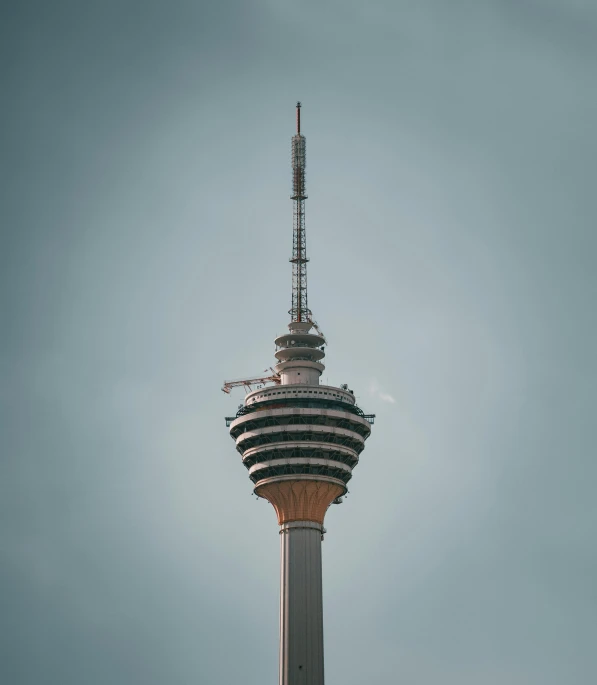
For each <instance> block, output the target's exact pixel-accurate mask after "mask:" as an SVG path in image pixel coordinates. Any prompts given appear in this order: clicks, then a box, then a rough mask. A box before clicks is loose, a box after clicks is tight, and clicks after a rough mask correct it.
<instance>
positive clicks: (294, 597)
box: [279, 521, 324, 685]
mask: <svg viewBox="0 0 597 685" xmlns="http://www.w3.org/2000/svg"><path fill="white" fill-rule="evenodd" d="M322 531H323V529H322V527H321V525H320V524H318V523H314V522H311V521H294V522H292V523H286V524H284V525H283V526H282V527H281V529H280V571H281V573H280V680H279V683H280V685H324V675H323V673H324V671H323V603H322V579H321V537H322Z"/></svg>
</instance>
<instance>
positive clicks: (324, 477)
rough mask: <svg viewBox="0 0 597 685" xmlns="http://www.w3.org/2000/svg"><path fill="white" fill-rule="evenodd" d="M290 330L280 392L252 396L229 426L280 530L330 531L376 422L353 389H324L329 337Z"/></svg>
mask: <svg viewBox="0 0 597 685" xmlns="http://www.w3.org/2000/svg"><path fill="white" fill-rule="evenodd" d="M289 328H290V332H289V333H287V334H285V335H282V336H279V337H277V338H276V340H275V344H276V352H275V356H276V358H277V359H278V361H279V363H278V365H277V366H276V371H277V372H278V373H279V374H280V384H279V385H275V386H267V387H264V388H260V389H258V390H255V391H253V392H250V393H249V394H248V395H247V396H246V397H245V401H244V403H243V404H242V405H241V406H240V408H239V410H238V412H237V414H236V416H233V417H227V418H226V425H227V426H228V427H229V428H230V436H231V437H232V438H233V439H234V441H235V445H236V449H237V451H238V453H239V454H240V455H241V458H242V462H243V464H244V466H245V467H246V469H247V470H248V472H249V478H250V479H251V481H252V482H253V484H254V486H255V488H254V492H255V494H257V495H258V496H259V497H264V498H266V499H268V500H269V501H270V502H271V503H272V504H273V505H274V508H275V509H276V511H277V513H278V520H279V523H280V524H283V523H288V522H290V521H297V520H311V521H316V522H319V523H321V524H323V517H324V515H325V511H326V510H327V508H328V506H329V505H330V504H331V503H332V502H334V501H336V502H338V503H339V502H340V498H341V497H342V496H343V495H345V494H346V492H347V484H348V481H349V480H350V479H351V478H352V472H353V469H354V468H355V467H356V465H357V464H358V463H359V457H360V454H361V452H362V451H363V449H364V448H365V441H366V440H367V438H368V437H369V435H370V433H371V424H372V423H373V420H374V418H375V417H374V416H373V415H371V414H365V413H364V412H363V411H362V410H361V409H360V408H359V407H357V405H356V402H355V397H354V393H353V392H352V391H351V390H349V389H348V386H342V387H339V388H338V387H335V386H331V385H320V384H319V379H320V376H321V373H322V371H323V370H324V368H325V367H324V365H323V364H322V363H321V360H322V359H323V358H324V356H325V348H324V345H325V342H326V341H325V338H324V337H323V335H320V334H319V333H318V334H315V333H310V332H309V329H310V328H311V325H310V324H306V323H304V322H302V323H300V324H298V326H297V324H296V323H294V324H290V326H289Z"/></svg>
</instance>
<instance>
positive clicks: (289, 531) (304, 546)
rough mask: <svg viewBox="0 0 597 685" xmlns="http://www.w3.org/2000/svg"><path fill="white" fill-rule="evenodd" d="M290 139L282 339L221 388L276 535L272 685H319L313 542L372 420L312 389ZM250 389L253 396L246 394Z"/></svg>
mask: <svg viewBox="0 0 597 685" xmlns="http://www.w3.org/2000/svg"><path fill="white" fill-rule="evenodd" d="M300 114H301V104H300V102H299V103H297V108H296V116H297V133H296V135H295V136H293V138H292V148H291V151H292V173H293V181H292V196H291V198H292V200H293V203H294V229H293V253H292V258H291V260H290V261H291V262H292V307H291V309H290V312H289V313H290V317H291V321H290V324H289V325H288V333H285V334H284V335H281V336H279V337H278V338H276V340H275V345H276V352H275V357H276V359H277V364H276V365H275V367H274V368H273V369H271V372H272V373H271V375H267V376H263V374H262V375H261V377H259V378H252V379H242V380H237V381H228V382H226V383H224V387H223V388H222V389H223V390H224V391H225V392H230V390H231V389H232V388H233V387H235V386H241V385H242V386H244V387H245V388H246V389H247V390H248V391H249V392H248V394H247V395H246V397H245V400H244V403H243V404H242V405H241V406H240V408H239V410H238V412H237V413H236V416H234V417H228V418H226V425H227V426H228V427H229V428H230V435H231V437H232V438H233V439H234V441H235V443H236V449H237V451H238V452H239V453H240V455H241V457H242V462H243V464H244V465H245V467H246V468H247V469H248V471H249V478H250V479H251V481H252V482H253V484H254V486H255V488H254V492H255V494H257V495H258V496H259V497H263V498H265V499H267V500H268V501H269V502H271V504H272V505H273V507H274V509H275V511H276V514H277V517H278V524H279V526H280V542H281V573H280V680H279V682H280V685H323V683H324V668H323V604H322V576H321V542H322V540H323V534H324V532H325V529H324V527H323V521H324V517H325V513H326V511H327V509H328V507H329V506H330V504H332V503H335V504H340V502H341V501H342V497H343V496H344V495H345V494H346V492H347V483H348V481H349V480H350V479H351V477H352V471H353V469H354V467H355V466H356V465H357V464H358V462H359V456H360V454H361V452H362V451H363V449H364V447H365V440H366V439H367V438H368V437H369V435H370V433H371V424H372V423H373V420H374V418H375V417H374V415H372V414H369V415H367V414H364V413H363V411H362V410H361V409H359V407H357V405H356V403H355V398H354V393H353V392H352V390H349V389H348V386H347V385H341V386H340V387H334V386H330V385H320V377H321V374H322V372H323V370H324V368H325V367H324V365H323V363H322V360H323V358H324V356H325V345H326V339H325V337H324V336H323V334H322V333H321V332H320V330H319V328H318V327H317V324H316V323H315V322H314V321H313V319H312V316H311V312H310V310H309V309H308V306H307V261H308V260H307V255H306V242H305V212H304V206H305V200H306V198H307V195H306V193H305V167H306V140H305V137H304V136H303V135H302V134H301V128H300ZM255 384H258V387H257V388H256V389H255V390H253V385H255Z"/></svg>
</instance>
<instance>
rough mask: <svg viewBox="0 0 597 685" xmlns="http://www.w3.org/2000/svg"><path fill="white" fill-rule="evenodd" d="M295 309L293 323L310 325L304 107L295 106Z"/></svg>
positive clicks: (293, 144) (292, 259)
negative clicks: (302, 124) (302, 121)
mask: <svg viewBox="0 0 597 685" xmlns="http://www.w3.org/2000/svg"><path fill="white" fill-rule="evenodd" d="M291 145H292V195H291V196H290V197H291V199H292V200H293V205H294V206H293V233H292V258H291V260H290V261H291V262H292V309H291V310H290V311H289V312H288V313H289V314H290V317H291V321H293V322H294V321H301V322H306V321H311V311H310V310H309V308H308V306H307V262H308V261H309V260H308V259H307V242H306V239H305V200H306V199H307V195H306V190H305V167H306V165H307V154H306V153H307V141H306V139H305V136H303V135H301V103H300V102H297V103H296V135H295V136H293V137H292V143H291Z"/></svg>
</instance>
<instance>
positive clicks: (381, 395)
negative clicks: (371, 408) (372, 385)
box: [378, 392, 396, 404]
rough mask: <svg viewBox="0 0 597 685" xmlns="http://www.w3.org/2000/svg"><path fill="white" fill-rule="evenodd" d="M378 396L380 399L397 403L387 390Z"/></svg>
mask: <svg viewBox="0 0 597 685" xmlns="http://www.w3.org/2000/svg"><path fill="white" fill-rule="evenodd" d="M378 397H379V399H380V400H383V401H384V402H389V403H390V404H396V400H395V399H394V398H393V397H392V396H391V395H389V394H388V393H387V392H380V393H379V394H378Z"/></svg>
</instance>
